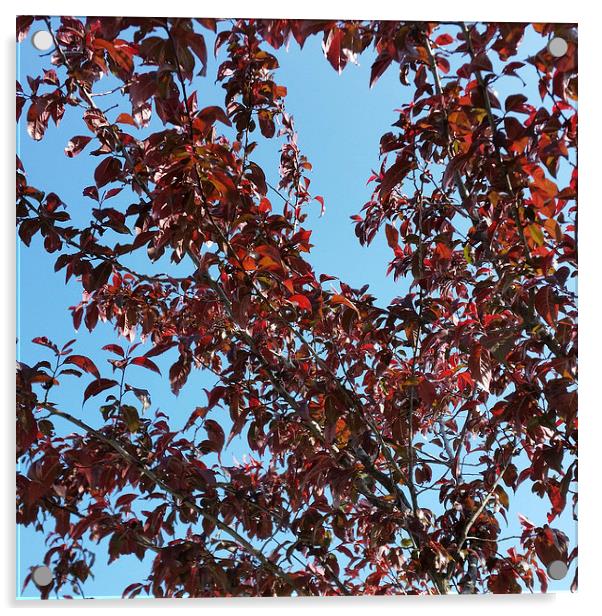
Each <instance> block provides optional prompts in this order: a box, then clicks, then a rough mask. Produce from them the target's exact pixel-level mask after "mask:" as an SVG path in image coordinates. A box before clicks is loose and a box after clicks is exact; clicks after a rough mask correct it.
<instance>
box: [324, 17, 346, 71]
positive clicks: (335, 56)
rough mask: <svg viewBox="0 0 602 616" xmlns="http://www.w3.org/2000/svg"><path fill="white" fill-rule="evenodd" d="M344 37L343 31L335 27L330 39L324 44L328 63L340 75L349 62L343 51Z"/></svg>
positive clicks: (329, 36) (329, 35)
mask: <svg viewBox="0 0 602 616" xmlns="http://www.w3.org/2000/svg"><path fill="white" fill-rule="evenodd" d="M344 36H345V34H344V32H343V30H340V29H339V28H337V27H335V28H333V29H332V30H331V31H330V33H329V34H328V38H327V39H326V42H325V43H324V52H325V53H326V58H328V61H329V62H330V64H331V65H332V67H333V68H334V69H335V70H336V71H338V72H339V73H340V72H341V71H342V70H343V69H344V68H345V64H347V60H346V58H345V56H344V55H343V53H342V49H341V43H342V42H343V37H344Z"/></svg>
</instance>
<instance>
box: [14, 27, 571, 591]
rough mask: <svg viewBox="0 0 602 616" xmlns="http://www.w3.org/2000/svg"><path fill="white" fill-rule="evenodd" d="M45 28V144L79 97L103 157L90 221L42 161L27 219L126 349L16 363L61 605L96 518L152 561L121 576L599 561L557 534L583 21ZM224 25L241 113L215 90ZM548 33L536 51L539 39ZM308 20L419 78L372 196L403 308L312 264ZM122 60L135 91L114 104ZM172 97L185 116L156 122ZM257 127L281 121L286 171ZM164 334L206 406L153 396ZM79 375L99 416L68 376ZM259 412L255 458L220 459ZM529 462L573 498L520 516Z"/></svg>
mask: <svg viewBox="0 0 602 616" xmlns="http://www.w3.org/2000/svg"><path fill="white" fill-rule="evenodd" d="M34 22H37V23H39V24H42V25H44V24H45V25H46V26H47V27H48V29H49V30H50V32H51V33H52V36H53V40H54V51H53V53H52V56H51V61H52V64H53V65H54V68H53V69H50V70H46V71H44V72H43V74H41V75H39V76H35V77H34V76H28V78H27V84H17V120H19V117H20V115H21V112H22V111H24V112H25V114H26V121H27V127H28V131H29V134H30V135H31V137H32V138H33V139H35V140H41V139H43V138H44V135H45V133H46V131H47V129H48V126H49V122H50V119H51V118H52V120H53V122H54V123H55V124H57V125H58V124H59V122H60V121H61V118H62V117H63V115H64V114H65V113H70V114H81V116H82V118H83V120H84V122H85V124H86V125H87V128H88V134H86V135H77V136H74V137H73V138H72V139H71V141H70V142H69V144H68V146H67V147H66V148H65V154H66V155H67V156H69V157H75V156H77V155H81V153H82V151H83V150H84V149H87V150H88V153H89V154H91V155H93V156H96V157H98V159H99V162H98V164H97V165H96V166H95V171H94V174H93V184H91V185H90V186H87V187H86V188H84V191H83V194H84V195H85V196H86V197H88V198H90V199H91V200H92V202H93V203H94V207H92V208H91V210H90V216H91V219H90V222H89V224H87V225H85V226H75V225H74V224H73V222H72V221H71V218H70V214H69V208H68V207H67V206H66V205H65V204H64V203H63V202H62V201H61V197H60V195H59V194H58V193H59V192H60V191H59V190H58V189H57V190H56V192H49V190H51V189H52V188H53V187H44V190H41V189H39V188H35V187H33V186H30V185H29V184H28V180H27V176H26V173H25V170H24V168H23V166H22V164H21V163H20V161H17V226H18V233H19V238H20V241H21V242H23V244H25V245H26V246H29V244H30V242H31V241H32V238H33V237H34V236H36V235H38V234H40V236H41V237H42V238H43V242H44V246H45V249H46V250H47V251H48V253H49V255H54V256H53V257H52V258H53V259H54V258H55V257H56V262H55V270H56V271H60V270H64V271H65V274H66V279H67V280H69V279H72V278H74V279H77V280H78V281H80V282H81V286H82V301H81V302H80V303H79V304H78V305H76V306H74V307H72V308H71V312H72V317H73V322H74V325H75V328H76V329H78V328H79V326H80V324H81V323H82V321H83V323H84V325H85V327H87V329H89V330H90V331H92V330H93V329H94V328H95V327H96V325H97V322H98V320H99V319H101V320H105V321H108V322H110V323H111V324H112V325H113V326H114V329H115V332H116V336H117V337H118V339H116V340H115V342H114V343H111V344H109V345H107V346H105V347H104V348H103V351H104V352H105V353H106V356H107V358H108V362H109V364H110V366H109V368H107V369H106V370H105V369H103V370H102V371H101V369H100V366H97V365H96V363H95V362H94V361H93V360H92V359H91V358H89V357H88V356H86V355H83V354H81V352H79V351H76V350H74V342H75V341H70V342H67V343H66V344H62V342H61V343H58V342H55V341H51V340H49V339H47V338H38V339H36V340H35V342H37V343H38V344H39V345H41V346H43V347H46V348H45V349H43V350H42V352H43V353H45V355H42V356H41V357H40V359H39V361H37V363H33V364H32V365H26V364H25V363H20V364H19V365H18V368H17V456H18V458H19V459H20V460H21V462H22V469H23V472H22V473H18V475H17V521H18V523H19V524H23V525H37V527H38V528H39V529H40V531H41V532H46V533H47V535H48V540H49V551H48V553H47V556H46V562H47V564H48V565H49V566H51V568H52V570H53V573H54V582H53V586H51V587H47V588H45V589H43V590H42V593H43V596H48V595H49V593H50V592H51V591H53V592H57V593H62V594H64V593H65V592H66V591H67V592H69V589H70V588H71V587H73V588H74V589H75V590H76V591H77V589H78V588H79V584H80V583H81V582H84V581H85V580H86V579H87V577H88V576H89V575H90V573H91V570H92V569H91V567H92V561H93V555H92V553H91V552H90V551H89V549H88V548H86V547H85V545H84V540H85V539H86V540H90V539H91V540H93V541H100V540H102V539H109V541H108V552H109V558H110V560H114V559H117V558H119V557H120V556H123V555H127V554H135V555H136V556H138V557H139V558H141V559H142V558H143V557H144V556H145V555H146V554H147V553H149V552H151V553H154V560H153V562H152V568H151V570H150V571H148V577H147V578H146V579H141V580H140V582H139V583H136V584H133V585H131V586H129V587H128V588H126V589H124V596H126V597H133V596H136V595H138V594H140V593H143V594H149V595H152V596H156V597H181V596H193V597H196V596H216V595H220V596H221V595H235V596H249V595H318V594H319V595H322V594H324V595H339V594H347V595H349V594H360V593H365V594H393V593H408V594H415V593H431V594H436V593H448V592H453V591H459V592H462V593H475V592H495V593H514V592H521V591H522V590H524V589H539V588H541V589H542V590H543V591H545V590H546V588H547V575H546V572H545V567H546V566H547V565H549V564H550V563H551V562H553V561H555V560H563V561H567V562H571V561H572V560H573V559H575V558H576V547H575V546H569V545H568V539H567V537H566V535H565V534H564V533H563V532H562V530H561V529H559V528H556V527H554V520H556V519H557V517H558V516H559V515H560V514H561V513H562V512H563V511H564V510H565V508H566V507H567V506H570V501H571V500H572V502H573V504H575V503H576V500H577V493H576V483H575V482H576V480H577V391H576V363H577V326H576V316H577V309H576V296H575V292H574V279H575V277H576V271H577V269H576V268H577V261H576V258H577V253H576V197H577V167H576V160H575V159H576V145H577V141H576V139H577V113H576V108H575V101H576V98H577V64H576V53H577V35H576V26H574V25H570V24H562V25H559V24H555V25H554V24H506V23H486V24H464V23H449V24H438V23H419V22H364V21H362V22H359V21H295V20H256V19H239V20H224V21H218V20H213V19H199V20H191V19H160V18H156V19H152V18H107V17H103V18H88V19H86V20H84V21H82V20H78V19H74V18H71V17H62V18H61V19H60V26H59V27H58V28H53V24H52V23H51V21H50V19H49V18H47V17H35V18H34V17H20V18H18V20H17V36H18V39H19V41H22V40H23V39H24V38H25V37H26V36H27V34H28V31H29V29H30V27H31V26H32V24H33V23H34ZM208 31H213V32H214V33H216V39H215V41H216V44H215V46H216V49H221V50H222V51H224V52H225V55H226V58H225V60H224V61H223V62H222V63H221V65H220V66H219V69H218V71H217V75H216V77H217V79H218V81H219V82H220V83H221V84H222V86H223V88H224V90H225V100H224V106H223V107H222V106H211V107H205V108H200V106H199V103H198V101H199V100H202V98H203V97H202V87H203V80H202V79H197V77H199V76H204V75H205V73H206V68H207V47H206V42H205V40H206V35H207V32H208ZM525 32H529V33H530V34H531V35H535V36H537V40H539V41H540V43H541V49H540V51H539V52H538V53H536V54H534V55H532V56H530V57H527V58H525V57H522V56H521V55H520V54H521V47H520V43H521V40H522V38H523V36H524V35H525ZM204 34H205V36H204ZM312 36H318V37H321V38H322V40H323V49H324V54H325V58H326V60H327V61H328V62H329V63H330V64H331V65H332V67H333V68H334V69H335V70H336V71H339V72H340V71H342V70H343V69H344V68H345V66H346V64H348V63H349V62H353V61H354V60H355V58H356V57H358V56H359V55H361V54H362V53H363V52H364V51H366V50H367V49H374V50H375V52H376V59H375V61H374V62H373V64H372V68H371V83H370V85H372V84H374V82H376V80H378V78H379V77H380V76H381V75H382V74H383V73H384V72H385V71H387V70H396V71H399V78H400V82H401V84H400V87H401V88H405V89H406V91H411V93H412V100H411V102H410V103H409V104H406V105H403V107H402V108H401V109H400V110H399V120H398V121H397V122H396V123H395V125H394V127H393V128H394V130H393V131H390V132H386V133H385V134H384V135H383V136H382V139H381V155H382V165H381V167H380V169H379V170H378V171H375V172H373V175H372V177H371V178H370V180H371V181H372V183H373V185H374V192H373V195H372V198H371V200H370V201H369V202H368V203H366V204H365V205H364V207H363V209H362V211H361V213H360V214H358V215H357V216H354V223H355V229H356V235H357V237H358V239H359V241H360V242H361V243H362V244H365V245H369V244H370V243H371V242H372V240H373V238H374V237H375V236H376V235H377V234H379V233H383V231H384V234H385V235H386V239H387V242H388V245H389V246H390V248H391V261H390V263H389V264H388V272H389V273H390V274H391V275H393V276H394V277H395V278H396V279H397V278H399V279H402V280H405V281H407V282H408V290H407V292H406V293H404V294H402V295H401V296H399V297H397V298H396V299H395V300H394V301H393V302H392V303H391V305H389V306H385V307H382V306H379V305H378V303H377V298H375V297H373V296H372V295H370V294H369V293H368V292H367V286H366V287H363V288H361V289H354V288H351V287H350V286H349V285H347V284H345V282H344V281H338V280H337V281H334V279H333V278H332V277H331V276H328V275H327V274H326V273H322V274H317V273H315V272H314V271H313V269H312V267H311V266H310V265H309V263H308V262H307V260H306V258H305V256H304V255H305V253H307V252H309V251H310V248H311V244H310V234H311V232H310V230H308V229H306V228H305V227H304V226H303V224H304V221H306V217H307V206H308V205H309V204H310V203H311V202H312V200H313V199H314V198H315V199H318V200H319V201H322V205H323V200H322V198H321V197H319V196H315V197H314V196H313V195H312V194H311V192H310V180H309V178H308V173H309V171H310V170H311V165H310V163H309V162H308V160H307V159H306V158H305V156H304V155H303V153H302V152H301V151H300V149H299V147H298V144H297V138H296V133H295V130H294V125H293V120H292V117H291V116H290V115H289V114H288V113H287V111H286V108H285V100H286V87H285V85H283V84H280V83H278V70H277V69H278V61H277V59H276V57H275V56H274V55H273V53H272V52H273V51H274V50H275V49H278V48H280V47H281V46H283V45H284V44H285V43H287V42H289V41H290V42H291V44H298V45H300V46H303V44H304V42H305V41H306V40H307V38H308V37H312ZM553 37H561V38H562V39H564V40H565V41H566V42H567V44H568V50H567V51H566V53H565V54H564V56H563V57H561V58H556V57H554V56H553V55H552V54H551V53H550V51H549V50H548V47H547V42H548V41H549V39H550V38H553ZM529 71H530V72H529ZM104 74H111V75H112V76H113V78H115V79H116V80H118V83H119V87H118V88H117V89H116V90H115V92H117V93H118V95H119V96H120V99H119V105H118V108H117V109H109V110H104V111H103V109H102V106H101V104H100V101H101V100H102V98H101V97H102V96H103V92H99V91H98V87H97V82H98V80H99V78H100V77H101V76H102V75H104ZM527 74H528V75H533V74H536V75H537V79H538V88H539V98H537V97H528V96H527V95H525V93H523V88H522V86H521V85H517V84H521V81H522V80H523V78H527V79H529V78H530V77H524V76H525V75H527ZM498 83H504V84H506V85H505V86H504V88H506V89H507V88H508V87H509V86H508V85H507V84H511V86H510V87H511V89H510V90H509V93H508V95H506V96H505V98H504V100H500V98H501V97H500V96H499V95H498V94H497V93H496V92H495V90H494V87H495V86H497V84H498ZM95 88H96V90H95ZM197 89H198V90H197ZM115 92H114V93H115ZM197 92H199V94H198V95H197ZM114 93H113V94H114ZM151 117H156V118H158V119H159V120H160V122H161V125H162V129H161V130H159V131H156V132H149V131H147V132H146V133H144V134H145V135H146V136H145V137H143V138H142V137H139V135H140V134H142V133H140V132H139V131H138V130H137V129H144V128H145V127H148V125H149V122H150V119H151ZM230 127H231V128H230ZM228 131H230V132H228ZM258 131H259V132H260V133H261V134H262V135H263V136H264V137H265V138H267V139H273V140H278V139H279V140H280V143H281V149H280V153H281V156H280V183H279V185H278V186H277V187H275V186H272V185H271V184H269V183H268V181H267V180H266V174H265V172H264V170H263V169H262V168H261V167H260V166H259V165H258V164H257V163H256V162H254V160H253V156H254V155H253V152H254V150H255V148H256V147H257V142H256V141H254V140H253V139H254V136H255V135H256V134H257V132H258ZM226 134H231V135H232V137H228V138H227V137H226V136H225V135H226ZM137 135H138V136H137ZM91 148H95V149H94V150H91ZM55 188H56V187H55ZM132 238H133V239H132ZM132 255H138V259H137V261H136V263H147V264H148V267H147V268H146V269H144V268H143V267H138V266H137V267H135V268H134V267H129V266H128V265H127V263H129V262H131V261H128V259H129V257H131V256H132ZM153 263H157V264H159V265H160V266H161V267H163V268H165V271H166V272H167V273H160V274H157V273H154V272H156V271H157V269H158V268H157V267H154V268H153V267H152V264H153ZM191 264H193V267H191ZM191 270H193V273H192V274H189V272H190V271H191ZM333 284H336V285H337V286H336V288H337V291H336V292H334V291H332V290H330V289H332V288H335V287H333V286H332V285H333ZM141 343H142V344H145V345H146V346H145V347H141V346H140V344H141ZM168 351H169V353H172V354H173V353H174V352H175V353H176V357H177V359H176V360H175V361H174V362H173V363H172V364H171V365H170V366H169V368H168V373H169V383H170V386H171V389H172V390H173V392H175V393H177V392H178V391H179V390H180V389H181V387H182V386H183V384H184V383H185V382H186V381H187V379H188V377H189V375H190V373H191V371H192V370H203V371H209V372H211V373H213V374H214V375H215V378H216V380H217V381H216V385H215V386H214V387H213V388H212V389H211V390H208V391H207V392H206V397H207V401H206V402H205V403H204V397H203V399H202V400H199V406H198V407H197V408H196V409H195V410H194V411H193V412H192V414H191V415H190V419H189V420H188V422H187V423H186V425H185V426H184V427H180V426H174V425H173V424H172V423H170V415H169V411H167V412H161V411H157V412H156V413H155V414H154V415H153V416H146V415H144V413H143V411H145V410H146V409H147V408H148V407H149V406H150V405H151V402H150V397H151V393H152V392H149V391H147V390H146V389H141V388H139V387H135V386H133V385H131V384H130V382H129V380H128V379H129V377H128V374H129V373H130V368H131V367H132V366H140V367H143V368H147V369H148V370H151V371H155V372H159V373H161V367H162V366H161V362H163V361H164V358H165V357H167V356H168V355H169V353H168ZM164 354H167V355H164ZM75 377H80V378H79V380H76V378H75ZM90 379H91V380H90ZM80 381H85V382H84V383H83V385H82V390H83V400H84V401H88V402H87V406H86V409H87V410H86V412H85V414H82V413H80V412H79V411H78V410H77V409H68V408H63V407H62V406H61V405H59V404H57V403H56V402H55V401H54V398H53V397H54V394H55V393H56V392H57V390H58V388H59V387H69V388H73V387H75V386H76V384H77V383H78V382H80ZM103 399H104V402H103V403H101V402H99V401H100V400H103ZM90 407H93V410H91V408H90ZM90 417H93V419H90ZM60 426H63V427H64V426H69V428H68V429H63V428H60ZM238 435H242V436H243V437H244V438H246V440H247V442H248V447H249V451H250V452H251V454H252V455H251V457H250V458H249V459H248V461H247V462H245V463H242V464H238V463H233V462H232V461H231V459H230V457H229V456H227V455H224V453H223V452H224V450H225V448H226V447H227V445H226V443H229V442H230V440H231V439H232V438H233V437H235V436H238ZM521 484H527V485H528V486H529V487H530V489H531V491H532V493H533V496H532V498H541V499H543V501H544V502H546V503H547V508H548V511H549V513H548V515H547V521H546V523H544V524H542V525H536V524H534V523H532V522H530V521H529V520H528V519H527V518H524V517H523V518H522V519H521V520H522V521H521V524H522V534H521V535H520V536H519V537H511V538H509V539H508V538H506V537H505V536H504V531H503V528H504V527H505V521H504V518H505V517H506V513H507V512H508V510H509V508H510V504H511V503H512V502H513V500H514V495H515V493H516V490H517V489H518V487H519V485H521ZM429 494H432V495H434V498H430V499H429V497H428V495H429ZM425 499H426V500H428V505H425ZM567 501H568V502H567ZM43 520H46V522H45V523H43V522H42V521H43ZM49 520H50V521H52V527H49V526H48V524H49V522H48V521H49ZM508 541H510V543H508ZM103 545H104V544H103ZM569 552H570V553H569ZM536 578H537V580H536ZM28 581H29V580H26V583H27V582H28ZM573 586H576V578H575V581H574V582H573Z"/></svg>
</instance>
